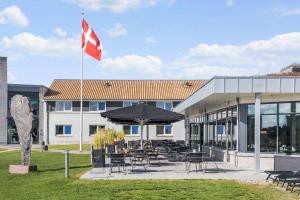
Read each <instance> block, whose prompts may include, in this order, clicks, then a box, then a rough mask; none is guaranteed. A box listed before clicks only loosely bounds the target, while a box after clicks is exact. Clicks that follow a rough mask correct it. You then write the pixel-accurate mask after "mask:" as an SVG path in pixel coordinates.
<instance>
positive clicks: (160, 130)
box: [156, 125, 172, 135]
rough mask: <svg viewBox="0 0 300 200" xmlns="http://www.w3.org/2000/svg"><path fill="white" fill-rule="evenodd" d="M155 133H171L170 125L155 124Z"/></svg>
mask: <svg viewBox="0 0 300 200" xmlns="http://www.w3.org/2000/svg"><path fill="white" fill-rule="evenodd" d="M156 135H172V125H165V126H162V125H157V126H156Z"/></svg>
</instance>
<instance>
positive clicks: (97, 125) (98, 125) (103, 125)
mask: <svg viewBox="0 0 300 200" xmlns="http://www.w3.org/2000/svg"><path fill="white" fill-rule="evenodd" d="M91 126H96V130H97V128H98V127H100V126H102V127H104V129H105V128H106V126H105V124H89V136H94V135H95V133H93V134H91Z"/></svg>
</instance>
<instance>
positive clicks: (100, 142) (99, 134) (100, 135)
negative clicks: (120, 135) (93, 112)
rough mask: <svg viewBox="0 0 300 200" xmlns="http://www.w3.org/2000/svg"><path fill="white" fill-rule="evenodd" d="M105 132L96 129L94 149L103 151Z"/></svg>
mask: <svg viewBox="0 0 300 200" xmlns="http://www.w3.org/2000/svg"><path fill="white" fill-rule="evenodd" d="M106 139H107V137H106V130H104V129H97V131H96V134H95V135H94V139H93V145H94V148H95V149H104V148H105V143H106Z"/></svg>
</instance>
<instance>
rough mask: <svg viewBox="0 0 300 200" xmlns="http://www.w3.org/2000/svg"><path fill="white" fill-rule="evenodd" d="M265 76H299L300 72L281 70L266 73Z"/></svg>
mask: <svg viewBox="0 0 300 200" xmlns="http://www.w3.org/2000/svg"><path fill="white" fill-rule="evenodd" d="M267 76H300V72H281V73H276V74H268V75H267Z"/></svg>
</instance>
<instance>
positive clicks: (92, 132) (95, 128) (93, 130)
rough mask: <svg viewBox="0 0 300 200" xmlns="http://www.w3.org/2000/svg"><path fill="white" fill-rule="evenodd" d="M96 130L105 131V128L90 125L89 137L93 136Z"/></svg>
mask: <svg viewBox="0 0 300 200" xmlns="http://www.w3.org/2000/svg"><path fill="white" fill-rule="evenodd" d="M97 128H98V129H105V126H104V125H90V131H89V133H90V135H94V134H95V133H96V131H97Z"/></svg>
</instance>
